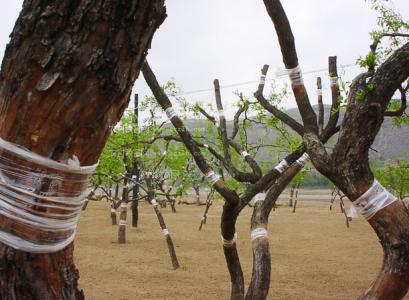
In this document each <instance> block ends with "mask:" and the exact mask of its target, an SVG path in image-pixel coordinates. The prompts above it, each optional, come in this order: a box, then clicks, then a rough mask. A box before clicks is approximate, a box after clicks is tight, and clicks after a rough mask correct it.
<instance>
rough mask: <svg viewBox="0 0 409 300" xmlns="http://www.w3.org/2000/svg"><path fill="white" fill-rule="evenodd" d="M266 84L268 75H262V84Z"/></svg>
mask: <svg viewBox="0 0 409 300" xmlns="http://www.w3.org/2000/svg"><path fill="white" fill-rule="evenodd" d="M265 83H266V75H261V76H260V84H263V85H264V84H265Z"/></svg>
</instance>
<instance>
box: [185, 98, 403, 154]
mask: <svg viewBox="0 0 409 300" xmlns="http://www.w3.org/2000/svg"><path fill="white" fill-rule="evenodd" d="M314 110H316V111H317V106H314ZM324 111H325V120H327V118H328V115H329V111H330V106H329V105H325V106H324ZM286 113H287V114H289V115H290V116H292V117H293V118H295V119H296V120H298V121H300V120H301V117H300V115H299V112H298V109H296V108H292V109H289V110H287V111H286ZM343 113H344V112H343V111H341V117H340V120H342V117H343ZM203 124H204V123H203V121H201V120H187V122H186V125H187V127H188V128H190V129H192V128H200V127H202V126H203ZM232 127H233V122H232V121H227V130H228V131H229V132H231V130H232ZM262 136H263V138H264V140H265V143H269V144H270V143H273V141H274V140H275V136H276V133H275V132H270V133H269V134H268V135H267V136H265V131H264V128H263V127H262V126H261V125H255V126H253V128H251V129H249V130H248V138H249V142H256V141H257V139H259V138H260V137H262ZM372 149H373V150H371V151H370V157H371V158H375V159H381V160H386V159H391V158H401V159H409V127H406V126H402V127H395V126H394V125H393V124H392V120H391V118H385V121H384V122H383V124H382V128H381V130H380V132H379V133H378V135H377V137H376V139H375V142H374V143H373V145H372ZM260 152H261V153H259V156H258V157H260V158H266V157H268V156H271V153H269V152H268V151H267V150H265V149H260Z"/></svg>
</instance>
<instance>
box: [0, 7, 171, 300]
mask: <svg viewBox="0 0 409 300" xmlns="http://www.w3.org/2000/svg"><path fill="white" fill-rule="evenodd" d="M165 17H166V13H165V7H164V0H153V1H152V0H150V1H148V0H141V1H112V0H104V1H103V0H88V1H87V0H85V1H79V0H74V1H72V0H71V1H69V0H59V1H54V0H53V1H51V0H45V1H44V0H41V1H40V0H26V1H24V4H23V10H22V12H21V13H20V16H19V18H18V20H17V22H16V25H15V28H14V30H13V33H12V36H11V41H10V43H9V45H8V46H7V48H6V52H5V56H4V60H3V63H2V70H1V82H0V99H1V101H0V118H1V122H0V137H1V138H3V139H5V140H7V141H9V142H13V143H16V144H18V145H21V146H23V147H25V148H27V149H30V150H31V151H33V152H35V153H38V154H40V155H43V156H46V157H49V158H51V159H54V160H56V161H65V160H66V159H68V158H69V157H71V156H73V155H76V156H77V157H78V158H79V161H80V163H81V165H90V164H94V163H96V162H97V161H98V158H99V155H100V153H101V151H102V148H103V147H104V145H105V142H106V139H107V137H108V136H109V134H110V131H111V128H112V126H114V125H115V124H116V122H117V121H118V120H119V118H120V116H121V115H122V113H123V111H124V109H125V108H126V106H127V104H128V100H129V96H130V93H131V88H132V85H133V83H134V81H135V79H136V78H137V76H138V73H139V70H140V67H141V64H142V62H143V60H144V58H145V56H146V50H147V48H148V47H149V45H150V42H151V39H152V36H153V34H154V32H155V30H156V29H157V28H158V27H159V25H160V24H161V23H162V22H163V20H164V18H165ZM0 155H1V154H0ZM2 220H4V218H3V217H2ZM73 250H74V246H73V244H71V245H69V246H68V247H66V248H65V249H63V250H61V251H58V252H56V253H51V254H30V253H26V252H22V251H17V250H15V249H12V248H10V247H8V246H6V245H4V244H0V298H1V299H5V300H8V299H13V300H14V299H16V300H17V299H18V300H24V299H83V298H84V295H83V292H82V291H80V290H79V289H78V284H77V281H78V277H79V275H78V270H77V269H76V267H75V265H74V263H73Z"/></svg>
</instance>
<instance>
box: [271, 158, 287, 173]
mask: <svg viewBox="0 0 409 300" xmlns="http://www.w3.org/2000/svg"><path fill="white" fill-rule="evenodd" d="M288 167H289V165H288V163H287V161H286V160H285V159H283V160H282V161H280V163H279V164H278V165H277V166H275V167H274V169H276V170H277V171H278V172H280V173H283V172H284V171H285V170H287V169H288Z"/></svg>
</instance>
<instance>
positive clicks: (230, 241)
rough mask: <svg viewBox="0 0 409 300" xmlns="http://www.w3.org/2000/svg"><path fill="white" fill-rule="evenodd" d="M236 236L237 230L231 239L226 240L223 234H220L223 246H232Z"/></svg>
mask: <svg viewBox="0 0 409 300" xmlns="http://www.w3.org/2000/svg"><path fill="white" fill-rule="evenodd" d="M237 237H238V235H237V232H235V233H234V236H233V239H232V240H226V239H225V238H224V237H223V236H221V238H222V243H223V246H224V247H226V248H229V247H231V246H233V245H234V244H235V243H236V240H237Z"/></svg>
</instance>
